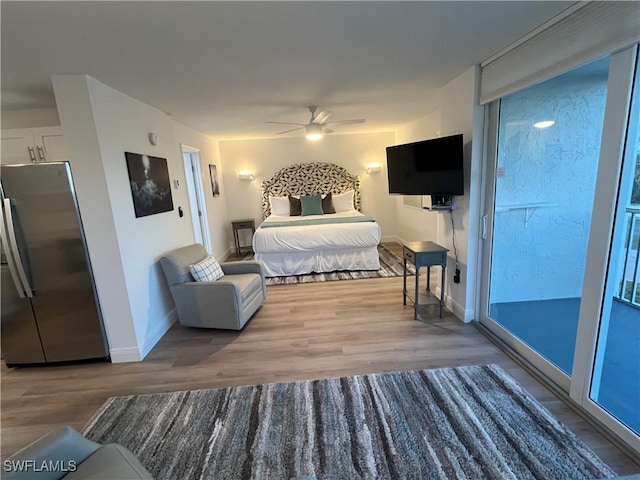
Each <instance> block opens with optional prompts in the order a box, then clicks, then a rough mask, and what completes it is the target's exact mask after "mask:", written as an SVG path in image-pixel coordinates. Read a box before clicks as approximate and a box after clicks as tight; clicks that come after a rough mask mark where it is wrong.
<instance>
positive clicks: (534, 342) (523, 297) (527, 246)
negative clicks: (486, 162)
mask: <svg viewBox="0 0 640 480" xmlns="http://www.w3.org/2000/svg"><path fill="white" fill-rule="evenodd" d="M608 73H609V59H608V58H604V59H601V60H598V61H596V62H593V63H590V64H589V65H586V66H584V67H581V68H578V69H575V70H573V71H570V72H567V73H565V74H563V75H560V76H558V77H556V78H553V79H551V80H548V81H546V82H543V83H540V84H538V85H534V86H532V87H530V88H526V89H524V90H521V91H519V92H516V93H514V94H512V95H509V96H508V97H505V98H502V99H501V100H500V105H499V120H498V132H497V133H498V135H497V148H496V152H497V159H496V163H495V169H494V170H493V192H492V193H493V212H492V218H491V220H492V222H491V223H492V226H493V236H492V239H491V240H492V241H491V251H490V259H491V263H490V270H489V282H488V291H487V296H488V311H487V312H486V313H487V314H488V315H487V318H488V319H491V322H492V323H493V325H494V326H495V327H496V329H497V330H499V331H501V333H508V336H509V337H510V338H512V339H513V340H514V345H515V346H517V348H518V349H519V350H520V351H521V353H522V354H524V355H526V356H527V357H528V358H529V359H530V360H531V361H533V362H534V363H537V366H538V367H539V368H543V369H546V370H547V372H548V374H550V375H552V376H553V377H554V379H555V380H556V382H558V383H562V384H565V385H568V384H567V379H566V377H568V376H570V375H571V371H572V364H573V354H574V350H575V343H576V333H577V329H578V316H579V313H580V301H581V294H582V283H583V279H584V271H585V264H586V256H587V244H588V239H589V229H590V227H591V216H592V209H593V201H594V193H595V185H596V178H597V173H598V157H599V151H600V139H601V137H602V125H603V120H604V111H605V102H606V95H607V78H608ZM539 357H542V359H543V361H538V358H539ZM548 364H550V365H552V366H553V368H552V369H549V368H546V367H547V365H548Z"/></svg>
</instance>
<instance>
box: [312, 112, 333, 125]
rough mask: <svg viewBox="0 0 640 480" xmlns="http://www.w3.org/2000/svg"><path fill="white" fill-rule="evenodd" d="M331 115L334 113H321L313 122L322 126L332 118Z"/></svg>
mask: <svg viewBox="0 0 640 480" xmlns="http://www.w3.org/2000/svg"><path fill="white" fill-rule="evenodd" d="M331 113H332V112H328V111H323V112H319V113H318V114H317V115H316V116H315V117H314V118H313V122H312V123H317V124H318V125H322V124H323V123H324V122H326V121H327V118H329V117H330V116H331Z"/></svg>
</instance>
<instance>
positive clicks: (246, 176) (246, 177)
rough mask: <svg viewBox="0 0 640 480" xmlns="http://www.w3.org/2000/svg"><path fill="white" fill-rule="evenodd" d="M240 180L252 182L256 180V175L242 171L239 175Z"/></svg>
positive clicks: (248, 171) (249, 171)
mask: <svg viewBox="0 0 640 480" xmlns="http://www.w3.org/2000/svg"><path fill="white" fill-rule="evenodd" d="M238 178H239V179H240V180H248V181H252V180H255V179H256V177H255V175H254V174H253V172H252V171H251V170H242V171H241V172H239V173H238Z"/></svg>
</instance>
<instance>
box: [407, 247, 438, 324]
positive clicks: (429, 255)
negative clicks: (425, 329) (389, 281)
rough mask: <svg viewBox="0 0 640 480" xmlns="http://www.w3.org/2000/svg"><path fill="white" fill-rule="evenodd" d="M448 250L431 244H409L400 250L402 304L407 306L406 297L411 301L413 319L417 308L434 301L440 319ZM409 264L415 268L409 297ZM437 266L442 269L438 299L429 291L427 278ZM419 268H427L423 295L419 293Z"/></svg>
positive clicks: (416, 317)
mask: <svg viewBox="0 0 640 480" xmlns="http://www.w3.org/2000/svg"><path fill="white" fill-rule="evenodd" d="M448 251H449V250H448V249H446V248H444V247H442V246H440V245H438V244H437V243H433V242H411V243H407V244H406V245H404V246H403V248H402V257H403V259H404V271H403V275H402V276H403V278H402V295H403V299H402V304H403V305H406V304H407V297H409V300H411V301H413V319H414V320H417V319H418V306H419V305H428V304H433V303H434V301H433V300H434V299H435V300H437V301H438V302H439V303H440V318H442V307H443V306H444V279H445V270H446V268H447V252H448ZM408 261H409V262H411V263H413V264H414V265H415V267H416V285H415V289H414V292H413V295H411V293H410V292H408V291H407V262H408ZM434 265H439V266H440V267H441V268H442V278H441V281H440V299H439V300H438V298H437V297H436V296H435V295H433V294H432V293H431V292H430V290H429V277H430V273H431V267H432V266H434ZM420 267H427V289H426V292H425V293H421V292H420V286H419V284H420Z"/></svg>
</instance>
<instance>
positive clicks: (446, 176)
mask: <svg viewBox="0 0 640 480" xmlns="http://www.w3.org/2000/svg"><path fill="white" fill-rule="evenodd" d="M462 150H463V148H462V134H458V135H451V136H448V137H441V138H433V139H431V140H423V141H420V142H414V143H406V144H404V145H394V146H391V147H387V171H388V177H389V193H401V194H404V195H434V196H442V197H450V196H451V195H464V170H463V163H464V162H463V153H462Z"/></svg>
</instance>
